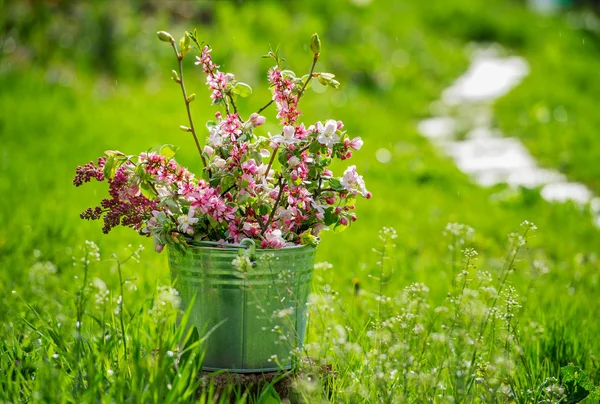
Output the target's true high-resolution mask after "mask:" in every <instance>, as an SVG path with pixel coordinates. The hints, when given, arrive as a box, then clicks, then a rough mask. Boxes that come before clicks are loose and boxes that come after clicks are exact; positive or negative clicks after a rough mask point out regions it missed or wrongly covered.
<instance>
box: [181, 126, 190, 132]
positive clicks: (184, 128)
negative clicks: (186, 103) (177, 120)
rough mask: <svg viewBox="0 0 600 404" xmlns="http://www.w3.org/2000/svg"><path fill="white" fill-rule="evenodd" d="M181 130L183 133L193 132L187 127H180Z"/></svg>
mask: <svg viewBox="0 0 600 404" xmlns="http://www.w3.org/2000/svg"><path fill="white" fill-rule="evenodd" d="M179 129H181V130H182V131H184V132H189V131H190V130H191V129H190V128H188V127H187V126H185V125H181V126H179Z"/></svg>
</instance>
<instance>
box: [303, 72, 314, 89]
mask: <svg viewBox="0 0 600 404" xmlns="http://www.w3.org/2000/svg"><path fill="white" fill-rule="evenodd" d="M306 80H308V83H307V84H306V90H308V89H309V88H311V87H312V82H313V81H312V77H311V76H310V75H309V74H305V75H304V76H302V83H306Z"/></svg>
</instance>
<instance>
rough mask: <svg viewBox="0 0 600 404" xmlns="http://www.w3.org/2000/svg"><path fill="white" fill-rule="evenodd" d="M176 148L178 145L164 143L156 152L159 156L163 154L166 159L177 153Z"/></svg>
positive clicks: (177, 148)
mask: <svg viewBox="0 0 600 404" xmlns="http://www.w3.org/2000/svg"><path fill="white" fill-rule="evenodd" d="M177 150H179V146H175V145H172V144H166V145H163V146H162V147H161V148H160V151H159V152H158V154H160V155H161V156H165V157H166V158H167V159H171V158H173V156H175V153H177Z"/></svg>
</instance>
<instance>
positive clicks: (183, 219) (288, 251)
mask: <svg viewBox="0 0 600 404" xmlns="http://www.w3.org/2000/svg"><path fill="white" fill-rule="evenodd" d="M158 37H159V39H161V40H162V41H164V42H167V43H169V44H170V45H171V46H172V48H173V50H174V52H175V56H176V58H177V62H178V70H177V71H176V70H173V72H172V79H173V80H174V82H175V83H177V84H178V85H179V86H180V88H181V92H182V94H183V99H184V101H185V108H186V112H187V117H188V123H187V124H186V125H182V126H181V127H180V128H181V130H183V131H184V132H188V133H189V134H190V135H191V136H192V137H193V140H194V142H195V145H196V148H197V149H198V153H199V155H200V159H201V160H202V164H203V170H202V172H200V173H198V175H194V174H193V173H191V172H190V171H189V170H188V169H186V168H185V167H182V166H181V165H179V164H178V163H177V161H176V160H175V158H174V156H175V153H176V151H177V147H176V146H173V145H170V144H167V145H164V146H162V147H161V148H160V149H159V150H154V151H152V150H150V151H146V152H143V153H141V154H139V155H127V154H125V153H122V152H120V151H113V150H109V151H106V152H105V155H104V156H102V157H100V158H99V159H98V160H97V163H94V162H90V163H88V164H85V165H83V166H81V167H78V168H77V172H76V176H75V179H74V184H75V185H76V186H80V185H82V184H83V183H85V182H89V181H91V180H92V179H95V180H98V181H107V182H108V188H109V197H108V198H106V199H104V200H102V201H101V202H100V205H99V206H96V207H93V208H88V209H87V210H85V211H84V212H83V213H82V214H81V218H82V219H88V220H97V219H103V220H104V227H103V232H104V233H108V232H110V230H111V229H113V228H114V227H116V226H119V225H121V226H127V227H131V228H133V229H134V230H136V231H138V232H139V234H141V235H143V236H151V237H152V238H153V240H154V245H155V249H156V251H158V252H160V251H162V250H163V248H164V246H165V245H168V246H169V247H170V248H169V265H170V267H171V273H172V276H173V278H174V279H176V280H177V282H178V284H177V288H178V290H179V293H180V295H181V296H182V300H183V303H184V306H185V305H187V304H191V303H190V302H193V304H194V308H193V310H192V311H193V314H194V315H193V319H194V321H193V322H194V325H196V326H197V328H198V329H199V330H206V329H207V327H209V328H210V327H212V329H213V332H212V334H213V335H212V336H211V338H212V341H213V342H212V343H211V340H210V339H209V341H208V345H209V348H208V351H207V353H206V356H205V362H204V365H205V368H207V369H230V370H236V371H257V370H265V369H271V368H270V367H269V362H270V361H271V360H272V357H273V356H275V357H279V358H280V361H281V363H280V366H281V365H282V364H283V365H282V366H283V367H286V366H288V367H289V366H290V358H289V356H288V354H289V353H290V352H292V351H293V350H298V349H299V348H300V347H301V346H302V341H303V338H304V331H305V325H306V316H305V313H304V309H305V306H306V299H307V297H308V293H309V291H310V282H311V279H312V265H313V262H314V250H315V246H316V245H317V243H318V241H319V237H318V236H319V233H320V231H321V230H324V229H326V228H330V227H333V228H337V229H338V230H341V229H344V228H345V227H347V226H348V225H350V223H351V222H352V221H354V220H356V214H355V213H354V201H355V198H356V197H357V196H359V195H360V196H362V197H365V198H370V197H371V194H370V193H369V192H368V191H367V189H366V188H365V184H364V181H363V178H362V176H360V175H359V174H358V173H357V171H356V167H355V166H349V167H348V168H347V169H346V170H345V172H344V173H343V175H341V176H336V175H334V173H333V172H332V171H331V170H330V168H329V167H330V165H331V163H332V161H333V160H334V159H341V160H346V159H348V158H350V157H351V156H352V153H353V151H355V150H359V149H360V148H361V146H362V144H363V142H362V140H361V139H360V138H359V137H354V138H351V137H350V136H349V135H348V134H347V133H346V131H345V130H344V125H343V123H342V122H341V121H338V120H334V119H328V120H326V121H321V122H315V123H313V124H310V125H305V124H304V123H300V122H299V118H300V110H299V108H298V106H299V102H300V100H301V99H302V97H303V96H304V95H305V92H306V90H307V89H308V88H309V87H310V86H311V83H312V82H313V80H318V81H319V83H321V85H325V86H329V87H333V88H337V87H338V86H339V83H338V82H337V81H336V80H335V76H334V75H333V74H331V73H325V72H317V71H315V67H316V65H317V61H318V60H319V55H320V52H321V43H320V40H319V37H318V36H317V34H315V35H313V36H312V38H311V41H310V50H311V52H312V54H313V60H312V65H311V68H310V72H309V73H308V74H306V75H303V76H298V75H296V74H295V73H294V72H293V71H291V70H287V69H285V68H284V66H283V65H282V59H281V58H280V56H279V52H278V51H273V50H271V51H269V53H268V54H267V55H266V57H268V58H271V59H273V60H274V62H275V65H274V66H273V67H272V68H270V69H269V72H268V81H269V83H270V88H271V91H272V98H271V100H269V102H267V103H266V104H265V105H264V106H263V107H261V108H260V109H258V110H257V111H256V112H255V113H252V114H251V115H250V116H248V117H247V118H243V117H242V114H240V112H239V111H238V109H237V106H236V100H237V99H238V97H248V96H249V95H251V93H252V89H251V87H250V86H249V85H248V84H245V83H243V82H241V81H238V80H237V79H236V77H235V76H234V75H233V74H232V73H224V72H222V71H220V70H219V66H218V65H216V64H215V63H214V62H213V60H212V57H211V48H210V47H209V46H204V45H202V44H201V43H200V42H199V41H198V39H197V37H196V33H195V32H186V33H185V35H184V37H183V38H182V39H181V40H180V41H179V47H178V46H177V44H176V42H175V40H174V39H173V37H172V36H171V35H170V34H169V33H167V32H163V31H161V32H159V33H158ZM194 48H196V49H197V51H198V53H199V56H196V59H197V61H196V63H195V64H196V65H197V66H199V68H201V69H202V71H203V72H204V74H205V75H206V84H207V85H208V87H209V89H210V98H211V100H212V104H213V105H215V106H218V107H220V110H219V111H218V112H216V113H215V120H213V121H209V122H207V123H206V128H207V131H206V135H205V136H206V137H205V141H204V142H203V144H201V141H200V137H201V135H200V134H199V133H198V131H197V129H196V126H195V125H194V122H193V120H192V113H191V109H190V105H191V104H192V103H193V102H194V100H195V99H196V95H195V94H189V93H188V91H187V88H186V86H185V82H184V75H183V67H182V60H183V58H184V57H185V56H186V54H188V53H189V52H190V51H191V50H192V49H194ZM272 106H274V107H275V109H276V119H277V120H278V124H279V129H278V130H277V132H276V133H275V134H271V133H264V132H261V130H260V127H261V126H262V125H263V124H264V123H265V121H266V118H265V117H264V116H263V115H262V113H263V112H265V111H266V110H267V109H268V108H269V107H272ZM240 247H244V248H240ZM256 247H259V248H256ZM275 253H277V254H275ZM274 263H276V265H275V264H274ZM249 300H253V301H254V304H252V305H250V304H248V302H249ZM269 312H270V313H271V314H269ZM282 313H283V314H282ZM272 317H275V318H276V319H278V320H277V321H280V320H281V321H283V320H286V319H287V320H289V321H287V322H285V321H283V322H281V321H280V322H279V323H278V324H276V325H273V322H272ZM224 322H225V323H224ZM217 326H218V329H217V330H216V331H215V329H214V328H215V327H217ZM265 329H271V330H272V331H273V332H275V333H276V334H277V335H276V338H272V339H269V338H267V337H265V335H264V333H265V331H264V330H265ZM248 333H253V334H254V336H252V337H246V335H247V334H248ZM240 335H241V337H240ZM281 341H287V342H288V343H289V344H288V345H289V347H286V348H281V347H282V346H283V345H281V344H280V345H279V348H277V345H278V344H279V343H280V342H281ZM290 348H291V349H290Z"/></svg>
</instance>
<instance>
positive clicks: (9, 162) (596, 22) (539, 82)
mask: <svg viewBox="0 0 600 404" xmlns="http://www.w3.org/2000/svg"><path fill="white" fill-rule="evenodd" d="M598 8H599V3H598V2H597V1H583V0H581V1H567V0H554V1H552V0H530V1H524V0H520V1H519V0H455V1H446V0H443V1H442V0H439V1H438V0H434V1H408V0H407V1H400V0H398V1H391V0H390V1H384V0H352V1H351V0H330V1H319V0H315V1H266V0H265V1H241V0H240V1H225V0H223V1H167V2H165V1H136V0H130V1H95V2H75V1H59V0H56V1H22V0H14V1H12V0H0V10H1V12H0V195H1V197H0V268H1V271H2V279H3V284H4V286H3V288H6V290H10V289H11V288H15V287H18V286H19V285H22V284H24V283H27V282H28V280H27V277H26V276H22V271H23V270H24V268H27V267H29V266H30V265H31V264H32V262H34V261H35V260H38V259H45V260H51V261H53V262H55V263H57V265H58V268H59V273H60V272H61V271H67V269H66V268H68V266H69V265H70V261H69V260H70V259H71V252H72V251H73V248H75V247H76V246H77V245H80V244H81V243H82V241H83V240H84V239H90V240H94V241H95V242H97V243H98V244H99V245H100V247H101V249H104V250H108V251H114V250H116V249H118V248H119V246H121V245H124V244H128V243H134V244H136V245H137V244H139V243H140V242H141V243H143V244H144V245H145V246H146V251H145V252H144V258H143V260H142V264H140V265H141V270H140V271H139V273H140V274H142V275H140V276H141V277H142V278H143V279H144V280H145V281H147V284H149V285H150V284H152V283H153V282H157V281H162V282H165V281H167V279H168V269H167V266H166V259H165V257H164V256H163V255H157V254H155V253H153V252H152V251H151V250H152V247H151V241H150V240H149V239H143V238H140V237H139V236H137V235H136V234H134V233H133V232H131V231H129V230H128V229H118V230H115V231H114V233H112V234H111V235H110V236H108V237H107V236H103V235H102V234H101V230H100V229H101V224H100V223H97V222H96V223H94V222H92V223H90V222H83V221H81V220H80V219H79V217H78V215H79V213H80V212H81V211H83V210H84V209H85V208H87V207H88V206H92V205H94V204H95V203H96V202H97V201H99V200H100V199H101V197H102V195H103V194H104V192H105V190H104V188H103V186H102V185H104V184H89V185H88V186H86V187H85V188H84V189H76V188H75V187H73V185H72V183H71V181H72V177H73V175H74V172H75V168H76V166H77V165H81V164H84V163H86V162H88V161H90V160H95V159H96V158H97V157H98V156H100V155H102V153H103V152H104V150H106V149H119V150H121V151H123V152H125V153H128V154H135V153H139V152H141V151H143V150H147V149H148V148H150V147H156V146H158V145H160V144H164V143H173V144H177V145H180V146H181V150H180V152H179V154H178V160H179V161H180V162H182V163H184V164H186V165H188V166H189V167H190V168H191V169H192V170H199V169H200V162H199V159H198V158H197V157H196V154H195V151H194V150H195V147H194V144H193V140H192V139H191V138H189V137H187V136H186V134H184V133H183V132H181V131H180V130H179V128H178V127H179V125H181V124H186V116H185V108H184V104H183V100H182V99H181V94H180V92H179V89H178V88H177V86H176V85H175V84H173V82H172V81H171V80H170V71H171V69H173V68H175V67H176V60H175V58H174V55H173V53H172V49H171V48H170V47H169V46H168V45H167V44H165V43H162V42H160V41H158V39H157V37H156V31H158V30H166V31H169V32H171V33H172V34H173V36H174V37H175V38H176V39H178V38H180V37H181V36H182V35H183V33H184V31H185V30H191V29H194V28H196V29H197V30H198V37H199V38H200V39H201V40H203V41H204V42H205V43H208V44H210V45H211V46H212V47H213V58H214V60H215V61H216V62H217V63H218V64H220V65H221V67H222V70H225V71H231V72H234V73H235V74H236V77H237V78H238V79H240V80H242V81H244V82H247V83H249V84H250V85H251V86H252V87H253V89H254V94H253V96H252V97H250V98H249V99H244V100H242V101H241V102H240V104H241V105H240V109H241V112H242V116H244V117H247V116H248V114H250V113H251V112H254V111H256V110H257V109H258V108H259V107H261V106H263V105H264V104H265V103H266V101H268V100H269V98H270V94H269V91H268V89H267V83H266V72H267V70H268V68H269V67H270V66H271V61H269V60H267V59H261V58H260V56H261V55H264V54H265V53H266V52H267V51H268V50H269V47H270V46H272V47H276V46H278V45H280V47H281V53H282V56H283V57H284V58H285V59H286V63H287V64H288V65H289V67H290V68H291V69H293V70H295V71H296V72H298V73H301V72H308V69H309V68H310V63H311V54H310V50H309V49H308V42H309V38H310V36H311V35H312V34H313V33H314V32H318V33H319V34H320V36H321V40H322V43H323V51H322V54H321V59H320V61H319V65H318V67H317V69H318V70H321V71H328V72H332V73H334V74H336V76H337V77H336V78H337V79H338V80H339V81H340V82H341V83H342V85H341V88H340V89H339V90H337V91H334V90H331V89H328V90H327V91H325V90H324V89H323V88H321V87H319V86H315V87H314V91H311V92H310V93H309V94H307V97H306V99H303V101H302V103H301V110H302V111H303V113H304V118H303V119H304V121H305V122H307V123H312V122H315V121H317V120H325V119H331V118H334V119H340V120H342V121H344V123H345V125H346V129H347V130H348V131H349V133H350V134H351V135H353V136H361V137H362V138H363V139H364V141H365V146H364V147H363V149H362V150H360V151H359V152H357V153H355V157H354V158H353V160H350V163H351V164H356V165H357V167H358V169H359V171H360V172H361V173H362V174H363V175H364V178H365V181H366V183H367V187H368V188H369V190H370V191H371V192H372V193H373V198H372V199H371V200H368V201H367V200H359V201H358V202H357V214H358V217H359V220H358V221H357V222H356V223H355V224H353V226H352V227H351V228H350V229H349V230H347V231H345V232H344V233H341V234H333V233H326V234H324V236H323V244H322V247H321V248H320V250H319V259H320V260H327V261H329V262H332V263H333V264H334V267H335V268H336V271H337V272H336V274H337V275H336V279H335V281H336V282H338V283H339V289H341V290H347V291H351V290H352V288H353V283H352V279H355V282H356V279H358V280H359V281H360V282H362V283H361V284H364V285H365V287H367V288H368V285H369V282H370V280H369V276H368V273H369V268H371V267H372V263H373V262H374V261H375V260H376V257H375V256H374V254H373V253H372V251H371V249H372V248H373V247H375V246H376V245H377V242H378V240H377V234H378V231H379V230H380V229H381V227H382V226H391V227H394V228H395V229H396V230H397V231H398V235H399V236H398V239H397V243H396V244H397V247H396V248H397V250H396V251H395V264H394V268H395V270H396V275H395V276H396V279H397V280H396V281H394V282H396V283H395V285H397V287H401V286H402V285H405V284H408V283H409V282H413V281H424V282H428V283H429V284H431V287H432V292H433V294H434V295H435V294H436V293H437V294H438V296H440V297H443V296H444V295H445V291H446V290H447V285H448V281H449V279H450V278H449V277H450V275H449V273H448V271H447V269H448V268H449V265H450V264H449V263H450V260H451V257H450V253H449V251H448V239H447V238H444V236H443V232H444V228H445V226H446V224H447V223H450V222H461V223H466V224H468V225H470V226H472V227H473V228H475V230H476V236H475V239H474V240H473V244H474V245H475V247H476V248H477V249H478V250H479V251H480V253H481V254H482V256H483V258H482V260H484V262H486V263H487V264H489V265H491V266H492V267H494V266H496V267H497V266H499V265H501V261H500V260H499V259H498V258H497V257H499V256H502V254H503V252H504V248H505V245H506V240H507V239H506V235H507V234H508V233H510V232H511V231H513V230H515V229H517V228H518V226H519V224H520V223H521V222H522V221H523V220H525V219H527V220H530V221H533V222H534V223H536V224H537V225H538V227H539V228H540V231H539V234H538V236H537V237H536V238H535V239H534V241H533V244H532V247H531V249H530V250H529V252H528V254H529V258H531V262H533V261H538V262H543V263H545V264H544V265H546V266H547V267H549V268H552V271H553V274H554V275H552V276H553V278H548V279H549V280H548V284H547V287H551V288H553V289H551V290H553V291H554V292H555V293H554V292H553V293H548V295H546V294H545V293H542V294H541V297H540V299H542V300H544V299H547V300H549V301H555V300H556V299H555V298H554V297H552V296H561V299H562V298H563V297H562V296H571V295H573V293H575V292H576V291H582V292H585V293H589V295H587V296H592V295H594V293H595V290H596V289H595V288H596V285H597V281H598V279H597V270H598V252H599V251H600V237H599V230H598V228H597V227H596V226H595V225H594V224H593V207H592V206H590V205H589V204H585V203H584V204H578V203H574V202H566V203H549V202H547V201H545V200H544V199H543V198H542V197H541V195H540V189H539V187H533V188H525V187H518V186H517V187H514V186H509V185H506V184H495V185H493V186H490V187H481V186H479V185H477V184H475V183H474V182H473V181H472V179H471V178H470V177H469V176H468V175H466V174H464V173H462V172H461V171H460V170H459V169H458V168H457V167H456V165H455V164H454V162H453V161H452V160H451V159H450V158H449V157H447V156H446V155H445V154H444V153H442V152H440V150H439V149H438V148H437V147H435V145H433V144H431V143H430V141H429V140H428V139H426V138H424V137H423V136H422V135H421V134H420V133H419V131H418V129H417V127H418V123H419V122H420V121H421V120H422V119H425V118H427V117H429V116H431V115H433V114H435V109H436V105H437V104H436V100H438V99H439V97H440V94H442V92H443V90H444V89H445V88H447V87H448V86H450V85H451V84H452V83H453V82H454V80H455V79H456V78H457V77H459V76H460V75H461V74H463V73H464V72H465V71H466V70H467V69H468V66H469V63H470V58H471V56H472V54H473V49H475V48H477V47H481V46H484V47H487V46H490V45H492V44H493V45H492V46H494V47H496V48H497V49H500V50H499V51H498V52H500V53H501V54H502V55H506V56H511V55H517V56H520V57H523V58H524V60H526V62H527V64H528V68H529V74H528V75H527V77H525V78H524V80H523V81H522V83H521V84H519V85H518V86H517V87H516V88H515V89H514V90H513V91H511V92H509V93H508V94H507V95H505V96H503V97H502V98H501V99H499V100H498V102H497V103H495V104H494V105H493V117H492V122H493V124H494V125H495V126H496V127H498V128H499V129H501V130H502V131H503V133H504V134H505V135H507V136H513V137H516V138H518V139H520V140H521V141H523V143H524V144H525V145H526V147H527V148H528V150H529V151H530V152H531V153H532V155H533V156H534V157H535V158H536V159H537V160H538V161H539V162H540V164H541V165H542V166H543V167H547V168H551V169H553V170H557V171H559V172H560V173H561V174H563V175H565V176H566V177H567V178H569V179H570V180H573V181H577V182H579V183H582V184H585V186H586V187H588V188H589V189H590V190H591V192H593V193H595V194H598V193H600V142H599V140H598V128H600V114H598V113H597V103H598V99H599V97H600V80H598V72H600V54H599V51H600V17H599V15H598V13H597V12H598ZM193 60H194V58H193V57H192V56H191V55H190V56H188V57H187V58H186V60H185V68H186V74H187V76H186V78H187V79H186V82H187V87H188V90H189V91H191V92H195V93H196V94H197V95H198V97H197V101H196V102H195V103H194V104H193V107H194V109H193V113H194V115H195V121H196V124H197V125H198V126H201V123H202V122H204V121H205V120H207V119H210V118H211V117H213V116H214V113H215V112H216V107H213V106H211V105H210V103H209V99H208V95H209V92H208V89H207V88H206V87H205V85H204V82H205V78H204V77H203V74H202V72H201V71H200V70H199V69H198V68H197V67H194V66H193ZM559 107H560V108H559ZM557 108H559V109H558V110H559V111H560V113H559V114H556V113H554V112H555V111H557ZM563 111H564V113H563ZM268 112H269V113H267V114H266V115H267V119H268V121H267V122H268V123H267V125H266V126H265V127H264V130H265V132H267V131H269V130H274V129H273V128H274V127H275V126H271V125H273V123H274V122H275V119H274V110H270V111H268ZM565 116H566V118H565ZM269 121H270V122H271V123H269ZM340 168H343V167H341V166H339V167H338V169H340ZM40 257H42V258H40ZM522 269H523V271H524V272H527V271H529V270H532V271H533V270H534V269H535V268H534V266H533V265H530V264H523V268H522ZM548 285H550V286H548ZM548 290H550V289H548ZM348 293H350V292H348ZM565 298H566V297H565ZM559 303H560V302H557V303H556V304H557V305H558V304H559ZM4 304H6V305H9V303H8V302H4ZM587 304H588V303H585V302H584V301H583V300H582V302H581V304H580V305H575V306H569V310H579V309H581V310H582V311H581V313H587V309H588V308H589V307H588V306H587ZM561 307H562V306H561ZM1 315H2V314H0V316H1ZM582 316H583V317H581V316H580V317H577V321H578V324H579V326H581V324H582V322H585V321H587V320H585V318H587V317H588V316H589V315H588V314H582ZM573 318H575V316H573ZM591 320H592V319H591V318H590V321H591ZM574 321H575V320H574Z"/></svg>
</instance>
